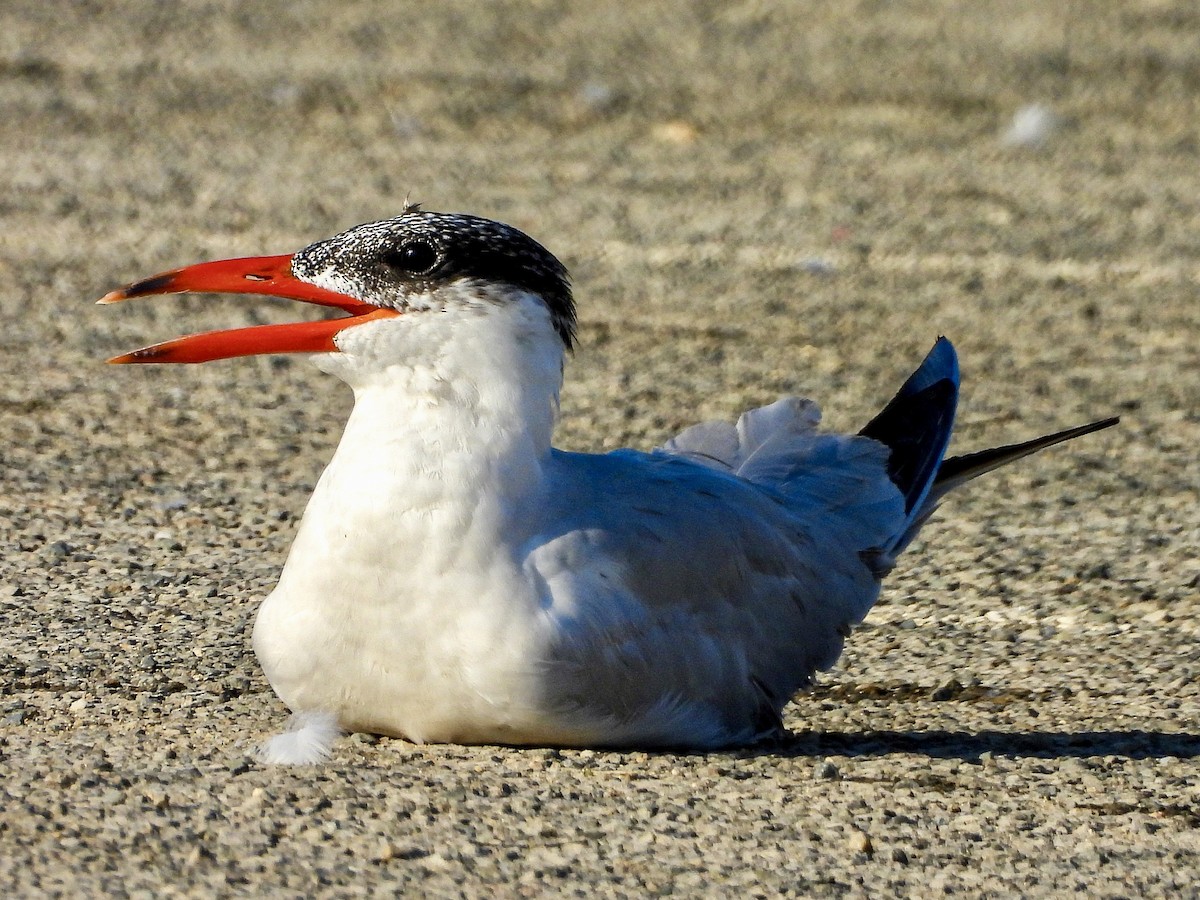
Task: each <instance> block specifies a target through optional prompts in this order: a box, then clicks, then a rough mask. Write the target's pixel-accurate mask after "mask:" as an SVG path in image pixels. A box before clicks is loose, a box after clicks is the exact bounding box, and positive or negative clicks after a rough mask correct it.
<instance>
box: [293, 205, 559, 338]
mask: <svg viewBox="0 0 1200 900" xmlns="http://www.w3.org/2000/svg"><path fill="white" fill-rule="evenodd" d="M330 269H334V270H336V271H337V272H338V273H339V274H341V275H343V276H344V277H345V278H347V279H348V280H350V281H352V282H355V283H356V284H357V286H358V287H359V288H360V290H361V291H362V295H363V296H364V297H371V298H379V302H381V303H383V304H386V305H392V306H395V307H396V308H408V306H409V304H408V302H407V298H408V297H413V296H417V295H422V294H424V295H428V294H429V293H431V292H433V291H436V290H437V289H438V288H440V287H445V286H447V285H449V284H452V283H454V282H456V281H473V282H480V283H484V284H505V285H510V286H512V287H514V288H518V289H521V290H525V291H529V292H530V293H533V294H536V295H538V296H540V297H541V298H542V300H543V301H545V303H546V306H547V308H548V309H549V310H550V316H551V321H552V322H553V324H554V329H555V331H557V332H558V335H559V337H560V338H562V342H563V344H564V345H565V346H566V347H567V348H568V349H570V348H571V347H572V346H574V343H575V301H574V299H573V298H572V296H571V281H570V276H569V275H568V274H567V270H566V267H565V266H563V264H562V263H561V262H559V261H558V259H557V258H555V256H554V254H553V253H551V252H550V251H549V250H547V249H546V248H545V247H543V246H542V245H541V244H539V243H538V242H537V241H535V240H534V239H533V238H531V237H529V236H528V235H527V234H525V233H524V232H521V231H518V230H517V229H516V228H513V227H511V226H509V225H504V224H502V223H500V222H493V221H492V220H491V219H482V218H479V217H478V216H467V215H460V214H456V213H438V212H428V211H426V210H421V209H417V208H415V207H412V208H409V209H408V210H406V211H405V212H404V213H403V214H402V215H400V216H397V217H396V218H394V219H384V220H382V221H379V222H369V223H367V224H365V225H358V226H356V227H354V228H351V229H349V230H348V231H344V232H342V233H341V234H339V235H336V236H335V237H331V238H329V239H327V240H324V241H318V242H317V243H315V244H311V245H310V246H308V247H305V248H304V249H303V250H301V251H300V252H298V253H297V254H296V255H295V256H294V257H293V260H292V271H293V273H294V274H295V275H296V276H297V277H300V278H305V277H306V276H316V275H318V274H320V273H323V272H328V271H329V270H330Z"/></svg>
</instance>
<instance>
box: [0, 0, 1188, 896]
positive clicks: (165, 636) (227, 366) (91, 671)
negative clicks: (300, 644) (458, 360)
mask: <svg viewBox="0 0 1200 900" xmlns="http://www.w3.org/2000/svg"><path fill="white" fill-rule="evenodd" d="M811 6H816V7H819V8H818V9H815V10H814V9H811V8H810V7H811ZM637 8H638V9H639V10H641V11H640V12H639V13H638V14H637V16H636V17H635V16H631V15H630V14H629V13H628V12H627V11H626V10H627V5H626V4H624V3H622V2H617V0H607V2H597V3H591V4H582V3H581V4H566V3H561V2H545V0H535V2H530V0H526V2H504V3H489V4H476V3H473V2H467V0H459V2H451V3H446V4H438V5H436V6H434V5H432V4H428V5H427V4H416V3H395V2H389V3H384V2H381V0H380V2H365V3H358V4H337V3H334V2H332V0H330V2H317V0H312V2H303V0H301V2H283V0H261V2H256V3H254V4H235V3H221V2H212V3H189V4H167V3H159V2H152V0H130V2H124V3H120V4H116V3H107V2H101V0H86V2H76V3H67V2H55V3H45V2H44V0H5V2H4V3H3V5H2V6H0V110H2V112H3V125H0V160H2V161H3V166H2V167H0V312H3V314H4V328H3V329H2V330H0V346H2V347H3V352H2V353H0V433H2V434H3V435H4V444H3V446H4V453H3V457H2V460H0V478H2V483H0V548H2V550H0V621H2V623H3V627H2V629H0V691H2V696H0V721H2V722H3V724H2V726H0V778H2V779H3V788H2V791H3V794H2V803H3V808H2V810H0V889H2V890H3V892H4V894H5V895H6V896H35V895H52V894H65V895H71V896H88V895H92V896H94V895H98V894H100V893H106V894H111V895H114V896H124V895H134V894H136V895H138V896H166V895H170V894H175V893H179V894H190V895H196V896H231V895H243V894H254V895H270V896H281V897H283V896H297V897H299V896H311V895H314V894H323V895H350V894H358V893H366V892H375V891H379V892H383V891H388V892H393V891H407V892H411V893H413V894H417V893H418V892H420V893H423V894H426V895H428V896H446V897H451V896H474V895H478V894H480V893H483V892H485V891H486V892H488V893H492V894H495V895H497V896H562V895H578V896H593V895H600V896H605V895H635V896H643V895H655V894H659V895H666V894H678V895H684V896H686V895H701V894H713V893H716V894H723V895H731V896H732V895H736V896H763V897H773V896H778V895H785V896H801V897H810V896H843V895H853V896H868V895H869V896H873V897H878V896H885V895H889V894H900V895H914V896H931V895H936V894H940V893H943V892H945V893H954V894H958V895H984V894H986V895H988V896H1024V897H1035V896H1049V895H1061V894H1063V893H1070V892H1076V891H1078V892H1081V893H1086V894H1087V895H1088V896H1096V897H1153V896H1193V897H1194V896H1198V895H1200V880H1198V879H1200V875H1198V874H1197V873H1198V872H1200V775H1198V768H1197V762H1198V759H1200V687H1198V681H1200V645H1198V643H1197V634H1198V632H1200V618H1198V616H1197V613H1198V611H1200V559H1198V557H1200V552H1198V548H1200V465H1198V464H1197V454H1196V447H1197V445H1198V444H1200V415H1198V405H1200V349H1198V347H1197V342H1198V337H1200V299H1198V297H1197V294H1198V289H1197V285H1198V283H1200V132H1198V131H1197V122H1198V121H1200V100H1198V98H1200V7H1197V5H1196V4H1195V3H1194V2H1192V0H1174V2H1171V0H1157V2H1132V0H1131V2H1125V3H1121V2H1107V0H1094V2H1090V3H1086V4H1085V3H1072V4H1057V5H1049V6H1048V5H1047V4H1044V3H1038V2H1032V0H1012V2H1002V3H990V4H975V5H972V6H971V7H970V9H971V11H970V12H969V13H967V12H964V11H963V10H964V9H966V8H967V7H964V6H963V5H962V4H957V3H950V2H941V3H937V2H899V3H886V4H884V3H868V2H863V3H847V4H833V3H828V4H815V5H812V4H785V3H782V2H779V3H772V2H744V3H732V4H730V3H717V2H712V3H702V2H697V3H691V4H687V5H684V4H677V3H647V4H639V5H638V7H637ZM1034 104H1042V105H1043V109H1042V110H1041V111H1040V113H1039V115H1031V114H1029V113H1028V112H1027V113H1026V114H1025V118H1024V119H1022V120H1020V121H1019V122H1018V123H1017V125H1018V127H1016V128H1014V127H1012V123H1013V121H1014V116H1015V115H1016V114H1017V113H1018V111H1020V110H1021V109H1022V108H1025V107H1029V106H1032V105H1034ZM1041 113H1049V115H1042V114H1041ZM1034 126H1036V127H1034ZM1031 129H1032V130H1031ZM409 194H411V196H412V198H413V199H416V200H420V201H423V202H425V203H426V204H427V205H428V206H430V207H431V208H435V209H448V210H460V211H468V212H474V213H478V214H482V215H487V216H491V217H494V218H500V219H503V220H506V221H510V222H512V223H513V224H515V225H517V226H519V227H521V228H523V229H525V230H527V231H529V232H530V233H531V234H532V235H534V236H535V237H537V238H538V239H540V240H541V241H543V242H544V243H545V244H547V245H548V246H549V247H550V248H552V249H553V250H554V251H555V252H557V253H558V254H559V255H560V256H561V257H562V258H563V260H564V261H565V262H566V263H567V264H568V265H569V266H570V267H571V268H572V270H573V272H574V274H575V280H576V286H577V292H578V298H579V301H580V313H581V340H582V345H581V348H580V350H579V352H578V353H577V354H576V355H575V358H574V359H573V360H572V362H571V365H570V369H569V372H568V386H567V388H566V391H565V395H564V398H563V422H562V427H561V431H560V437H559V442H560V445H562V446H566V447H570V448H575V449H591V450H599V449H606V448H611V447H615V446H620V445H630V444H631V445H634V446H640V447H647V446H651V445H653V444H654V443H657V442H660V441H661V440H663V439H664V438H665V437H667V436H668V435H670V434H671V433H672V432H674V431H676V430H678V429H679V428H681V427H683V426H684V425H686V424H689V423H691V422H693V421H694V420H696V419H697V418H699V417H705V418H714V417H727V418H732V417H733V416H735V415H736V414H737V412H738V411H740V410H741V409H743V408H745V407H746V406H748V405H750V404H759V403H765V402H769V401H770V400H772V399H774V398H775V397H776V396H777V395H779V394H781V393H787V392H795V393H801V394H805V395H808V396H812V397H814V398H817V399H818V400H820V401H821V403H822V404H823V406H824V408H825V410H826V415H827V420H828V421H829V422H830V423H831V424H832V425H833V426H836V427H843V428H855V427H857V426H858V425H860V424H861V423H862V422H864V421H866V419H867V418H868V417H869V416H870V415H871V414H872V413H873V412H874V411H875V409H877V408H878V406H879V405H880V404H881V403H882V402H883V401H884V400H885V399H886V398H887V397H888V396H890V394H891V392H892V390H893V389H894V388H895V387H896V386H897V385H898V383H899V381H900V380H901V378H902V377H903V376H904V375H905V374H906V373H907V372H908V371H909V370H910V369H911V368H912V366H913V365H914V364H915V363H916V362H917V361H918V360H919V359H920V357H921V355H922V354H923V353H924V351H925V350H926V349H927V348H928V347H929V345H930V344H931V343H932V342H933V340H934V338H935V337H936V336H937V335H938V334H942V333H944V334H947V335H950V336H951V337H952V338H953V339H954V340H955V342H956V344H957V345H958V347H959V350H960V353H961V355H962V359H963V367H964V396H963V401H962V407H961V420H960V421H961V427H960V429H959V432H958V436H957V439H956V440H957V442H956V445H955V446H956V449H957V450H959V451H967V450H973V449H978V448H980V447H983V446H987V445H990V444H992V443H999V442H1006V441H1009V440H1016V439H1020V438H1024V437H1028V436H1031V435H1033V434H1036V433H1039V432H1042V431H1048V430H1052V429H1054V428H1058V427H1061V426H1066V425H1072V424H1076V423H1078V422H1082V421H1087V420H1089V419H1092V418H1099V417H1101V416H1106V415H1109V414H1114V413H1118V414H1120V415H1121V416H1122V417H1123V421H1122V424H1121V426H1120V428H1118V429H1115V430H1111V431H1108V432H1105V433H1103V434H1100V435H1095V436H1092V437H1089V438H1086V439H1083V440H1081V441H1079V442H1078V443H1076V444H1075V445H1073V446H1071V447H1070V448H1069V449H1063V448H1060V449H1058V450H1055V451H1052V452H1049V453H1046V454H1044V455H1042V456H1040V457H1038V458H1036V459H1033V460H1028V461H1026V462H1025V463H1023V464H1021V465H1019V466H1016V467H1013V468H1012V469H1010V470H1006V471H1005V472H1003V473H997V474H996V475H993V476H990V477H989V478H987V479H986V480H984V481H982V482H980V483H978V484H977V485H976V486H975V487H974V488H973V489H972V490H971V491H969V492H966V493H964V494H963V495H962V496H960V497H958V498H957V499H955V500H954V501H952V502H951V503H949V504H948V505H947V506H946V508H945V509H944V510H943V512H942V514H941V515H940V516H939V520H938V521H937V522H935V523H934V524H933V525H931V526H930V527H929V528H927V529H926V531H925V533H924V535H923V537H922V540H921V541H919V542H918V543H917V544H916V545H914V547H913V548H912V549H911V550H910V552H909V553H908V554H907V556H906V557H905V559H904V560H903V562H902V565H901V567H900V569H899V570H898V571H897V572H896V573H895V574H894V575H893V576H892V578H891V579H890V582H889V588H888V590H887V592H886V596H885V598H884V600H883V601H882V602H881V603H880V604H879V606H878V607H877V608H876V609H875V610H874V611H873V612H872V613H871V615H870V616H869V618H868V619H867V622H866V623H865V624H864V625H863V626H862V627H861V628H860V629H859V630H858V632H857V633H856V635H855V636H854V637H853V638H852V640H851V641H850V644H849V647H848V649H847V652H846V654H845V656H844V657H843V659H842V661H841V662H840V663H839V664H838V666H837V667H836V669H834V670H833V671H831V672H829V673H828V674H827V675H825V676H823V677H822V679H821V681H820V685H819V687H818V689H817V690H815V691H814V692H813V693H811V694H808V695H805V696H801V697H799V698H797V700H796V702H795V703H794V704H793V705H792V706H791V707H790V708H789V711H788V717H787V722H788V725H789V726H790V728H791V729H792V730H793V733H794V734H793V736H792V738H791V739H789V740H788V741H786V742H785V743H783V744H781V745H780V746H777V747H768V748H760V749H756V750H753V751H748V752H740V753H712V754H703V755H675V754H667V753H656V754H645V753H609V752H591V751H556V750H512V749H505V748H495V747H468V748H463V747H422V746H414V745H411V744H408V743H405V742H403V741H398V740H376V739H374V738H371V737H368V736H364V735H356V736H354V737H351V738H346V739H343V740H342V741H340V742H339V743H338V745H337V747H336V749H335V753H334V757H333V759H332V761H331V762H330V763H329V764H327V765H324V766H321V767H319V768H314V767H308V768H297V769H290V770H289V769H284V768H263V767H261V766H259V765H258V764H257V763H256V762H255V761H254V759H253V755H252V754H253V748H254V747H255V746H256V744H257V743H258V742H259V741H260V740H262V739H263V738H264V737H265V736H268V735H270V734H273V733H275V731H277V730H278V729H279V727H280V725H281V722H282V720H283V718H284V716H285V710H284V709H283V707H282V705H281V704H280V702H279V701H278V700H277V699H276V698H275V697H274V696H273V694H272V693H271V691H270V689H269V687H268V685H267V684H266V682H265V680H264V679H263V677H262V675H261V673H260V671H259V669H258V666H257V664H256V663H255V661H254V658H253V654H252V653H251V651H250V644H249V635H250V625H251V622H252V620H253V616H254V612H255V609H256V607H257V604H258V602H259V601H260V599H261V598H262V597H263V596H264V595H265V593H266V592H267V591H268V590H269V589H270V588H271V586H272V584H273V580H274V578H275V577H276V575H277V573H278V570H279V568H280V566H281V565H282V562H283V559H284V555H285V553H286V550H287V547H288V544H289V541H290V539H291V535H292V532H293V529H294V527H295V523H296V520H297V519H298V517H299V515H300V513H301V511H302V509H303V507H304V503H305V500H306V498H307V496H308V494H309V492H310V490H311V489H312V486H313V484H314V482H315V480H316V478H317V476H318V474H319V473H320V470H321V468H322V466H323V465H324V464H325V462H326V461H327V459H328V458H329V456H330V454H331V452H332V449H333V447H334V445H335V443H336V441H337V439H338V435H339V432H340V428H341V423H342V421H343V419H344V417H345V415H346V412H347V406H348V403H349V393H348V390H347V389H345V388H344V387H343V386H342V385H341V384H339V383H337V382H335V381H333V380H331V379H329V378H326V377H324V376H321V375H320V374H319V373H317V372H316V371H315V370H314V369H313V368H312V367H311V366H309V365H308V364H306V363H305V362H304V361H303V360H302V359H295V360H293V359H256V360H241V361H232V362H227V363H218V364H214V365H211V366H204V367H178V368H173V367H163V368H154V367H147V368H132V369H131V368H117V367H105V366H104V365H103V364H102V360H103V359H104V358H105V357H106V356H109V355H112V354H114V353H117V352H120V351H123V350H128V349H131V348H132V347H135V346H140V345H142V344H144V343H147V342H150V341H154V340H159V339H164V338H168V337H173V336H175V335H176V334H179V333H181V332H182V331H189V330H198V329H201V328H214V327H225V326H230V325H237V324H247V323H251V322H262V321H287V320H292V319H295V318H296V316H297V310H295V309H293V308H291V306H290V305H288V304H271V303H267V302H265V301H264V302H257V301H253V300H247V299H245V298H242V299H237V298H220V299H214V298H162V299H159V300H155V301H145V302H142V303H130V304H127V305H125V306H123V307H117V308H102V307H95V306H93V305H92V301H93V300H94V299H95V298H97V297H98V296H100V295H101V294H103V293H104V292H105V291H107V290H108V289H110V288H112V287H114V286H116V285H118V284H121V283H124V282H127V281H130V280H132V279H134V278H137V277H139V276H144V275H147V274H150V273H153V272H156V271H160V270H162V269H164V268H168V267H172V266H175V265H179V264H183V263H187V262H193V261H198V260H201V259H206V258H214V257H222V256H235V255H250V254H259V253H279V252H286V251H290V250H293V249H296V248H298V247H300V246H302V245H303V244H306V243H308V242H309V241H311V240H314V239H316V238H320V237H324V236H327V235H329V234H332V233H334V232H336V231H339V230H341V229H342V228H345V227H347V226H350V225H353V224H356V223H358V222H361V221H366V220H370V219H375V218H382V217H385V216H388V215H392V214H395V213H396V212H397V210H398V209H399V208H400V206H401V204H402V202H403V201H404V198H405V196H406V195H409Z"/></svg>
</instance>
